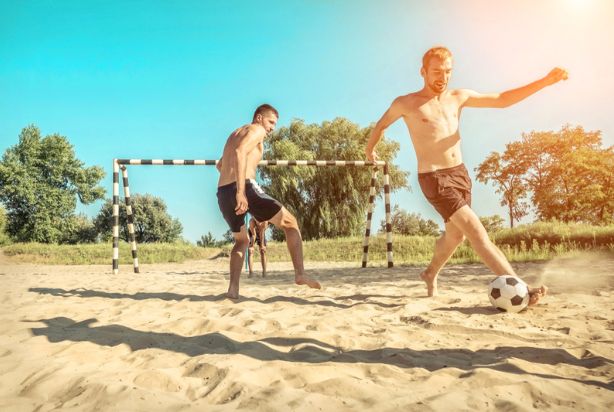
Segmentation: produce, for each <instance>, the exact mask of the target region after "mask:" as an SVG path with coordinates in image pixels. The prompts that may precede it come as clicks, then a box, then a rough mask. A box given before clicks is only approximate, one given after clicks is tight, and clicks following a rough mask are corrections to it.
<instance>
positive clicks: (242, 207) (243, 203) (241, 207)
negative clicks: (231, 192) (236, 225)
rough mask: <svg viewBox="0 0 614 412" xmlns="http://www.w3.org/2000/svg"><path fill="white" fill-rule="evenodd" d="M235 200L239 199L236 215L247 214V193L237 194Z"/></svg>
mask: <svg viewBox="0 0 614 412" xmlns="http://www.w3.org/2000/svg"><path fill="white" fill-rule="evenodd" d="M235 198H236V199H237V207H235V214H237V215H242V214H244V213H245V212H247V197H245V193H239V192H237V195H236V196H235Z"/></svg>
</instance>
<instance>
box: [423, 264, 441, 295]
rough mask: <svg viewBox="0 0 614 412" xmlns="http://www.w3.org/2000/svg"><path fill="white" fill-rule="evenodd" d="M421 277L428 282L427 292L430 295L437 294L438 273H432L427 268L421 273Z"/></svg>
mask: <svg viewBox="0 0 614 412" xmlns="http://www.w3.org/2000/svg"><path fill="white" fill-rule="evenodd" d="M420 279H422V280H423V281H424V283H426V293H427V295H428V297H432V296H437V294H438V291H437V275H436V274H435V275H430V274H428V273H427V272H426V270H425V271H424V272H422V273H420Z"/></svg>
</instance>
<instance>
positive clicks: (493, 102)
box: [461, 67, 567, 108]
mask: <svg viewBox="0 0 614 412" xmlns="http://www.w3.org/2000/svg"><path fill="white" fill-rule="evenodd" d="M561 80H567V71H565V70H563V69H560V68H558V67H556V68H554V69H552V70H551V71H550V73H548V75H546V77H544V78H541V79H539V80H537V81H534V82H533V83H529V84H527V85H526V86H522V87H519V88H517V89H512V90H508V91H506V92H503V93H489V94H482V93H478V92H475V91H473V90H467V89H463V90H462V91H461V93H462V94H463V97H464V99H465V101H464V103H463V106H464V107H489V108H503V107H508V106H511V105H513V104H515V103H518V102H519V101H521V100H524V99H526V98H527V97H529V96H531V95H532V94H534V93H537V92H538V91H540V90H541V89H543V88H544V87H546V86H550V85H552V84H554V83H557V82H559V81H561Z"/></svg>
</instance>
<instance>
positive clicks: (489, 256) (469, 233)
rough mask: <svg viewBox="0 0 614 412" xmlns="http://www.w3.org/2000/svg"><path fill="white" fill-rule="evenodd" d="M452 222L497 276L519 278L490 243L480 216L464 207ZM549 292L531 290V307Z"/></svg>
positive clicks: (454, 216)
mask: <svg viewBox="0 0 614 412" xmlns="http://www.w3.org/2000/svg"><path fill="white" fill-rule="evenodd" d="M450 221H452V223H454V224H455V225H456V226H457V227H458V228H459V229H460V230H461V232H463V234H464V235H465V237H466V238H467V239H468V240H469V242H470V243H471V246H473V249H474V250H475V252H476V253H477V254H478V256H480V258H481V259H482V261H483V262H484V264H485V265H486V266H488V267H489V268H490V270H492V271H493V272H494V273H495V275H497V276H499V275H513V276H517V275H516V272H514V269H513V268H512V265H510V262H509V261H508V260H507V258H506V257H505V255H504V254H503V252H501V250H500V249H499V248H498V247H497V246H495V244H494V243H492V242H491V241H490V239H489V238H488V233H487V232H486V229H484V226H483V225H482V222H480V219H479V218H478V216H477V215H476V214H475V213H474V212H473V210H471V208H470V207H469V206H463V207H461V208H460V209H458V210H457V211H456V212H454V214H453V215H452V216H451V217H450ZM547 292H548V288H547V287H546V286H541V287H539V288H532V289H530V291H529V296H530V298H529V305H534V304H536V303H537V302H538V301H539V299H540V298H541V297H542V296H545V295H546V293H547Z"/></svg>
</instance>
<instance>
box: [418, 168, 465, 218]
mask: <svg viewBox="0 0 614 412" xmlns="http://www.w3.org/2000/svg"><path fill="white" fill-rule="evenodd" d="M418 182H419V183H420V188H421V189H422V193H424V196H426V200H428V201H429V203H430V204H432V205H433V206H434V207H435V209H436V210H437V212H438V213H439V214H440V215H441V216H442V217H443V220H444V222H448V221H449V220H450V216H452V215H453V214H454V212H456V211H457V210H458V209H460V208H461V207H463V206H465V205H467V206H471V179H470V178H469V173H468V172H467V168H466V167H465V165H464V164H462V163H461V164H460V165H458V166H454V167H449V168H447V169H439V170H436V171H434V172H427V173H418Z"/></svg>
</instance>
